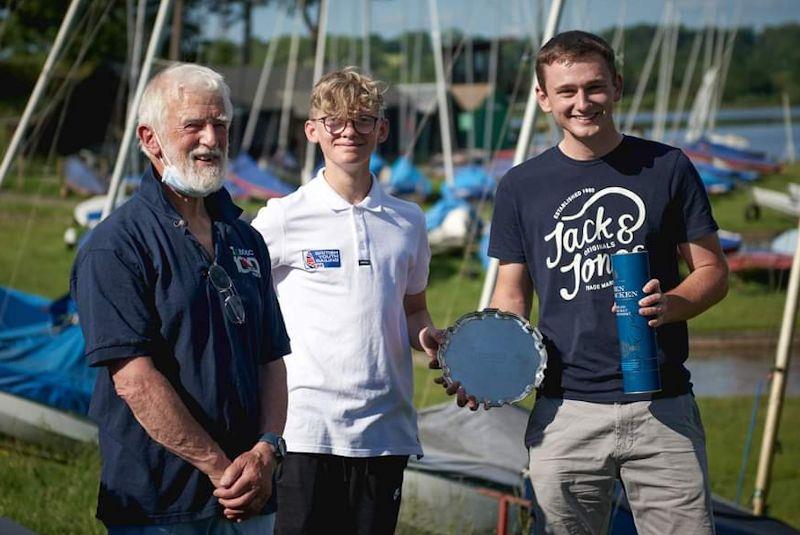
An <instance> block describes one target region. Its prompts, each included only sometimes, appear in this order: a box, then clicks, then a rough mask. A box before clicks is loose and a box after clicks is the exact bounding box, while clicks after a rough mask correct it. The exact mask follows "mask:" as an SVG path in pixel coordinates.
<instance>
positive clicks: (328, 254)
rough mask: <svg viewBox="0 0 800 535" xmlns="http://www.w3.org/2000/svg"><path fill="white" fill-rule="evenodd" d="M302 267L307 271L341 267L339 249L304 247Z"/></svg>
mask: <svg viewBox="0 0 800 535" xmlns="http://www.w3.org/2000/svg"><path fill="white" fill-rule="evenodd" d="M303 267H304V268H306V270H308V271H315V270H318V269H330V268H340V267H342V257H341V254H340V253H339V249H305V250H303Z"/></svg>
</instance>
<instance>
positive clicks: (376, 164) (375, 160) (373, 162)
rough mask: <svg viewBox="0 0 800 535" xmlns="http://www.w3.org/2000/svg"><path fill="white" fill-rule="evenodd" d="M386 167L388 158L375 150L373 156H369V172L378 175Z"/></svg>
mask: <svg viewBox="0 0 800 535" xmlns="http://www.w3.org/2000/svg"><path fill="white" fill-rule="evenodd" d="M384 167H386V160H384V159H383V158H382V157H381V155H380V154H378V153H377V152H373V153H372V156H370V157H369V172H370V173H372V174H373V175H375V176H378V175H379V174H380V172H381V171H383V168H384Z"/></svg>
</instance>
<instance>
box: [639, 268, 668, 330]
mask: <svg viewBox="0 0 800 535" xmlns="http://www.w3.org/2000/svg"><path fill="white" fill-rule="evenodd" d="M642 291H644V293H645V294H647V295H645V296H644V297H642V298H641V299H640V300H639V307H640V308H639V314H641V315H642V316H649V317H651V319H650V321H648V322H647V324H648V325H649V326H650V327H653V328H655V327H658V326H659V325H663V324H664V323H668V322H669V321H670V320H669V319H667V318H668V316H667V313H668V311H669V300H668V299H667V297H668V296H667V294H665V293H661V282H660V281H659V280H658V279H650V280H649V281H647V283H646V284H645V285H644V288H642Z"/></svg>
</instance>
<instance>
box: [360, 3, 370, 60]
mask: <svg viewBox="0 0 800 535" xmlns="http://www.w3.org/2000/svg"><path fill="white" fill-rule="evenodd" d="M371 7H372V3H371V0H362V6H361V10H362V13H364V16H363V20H362V31H363V32H364V33H363V35H362V39H363V42H362V46H363V47H364V48H363V55H362V57H361V61H362V63H361V69H362V70H363V71H364V73H366V74H369V72H370V69H371V68H372V64H371V60H370V42H369V31H370V25H371V22H372V21H371V20H370V18H371V16H372V13H371V11H370V9H371Z"/></svg>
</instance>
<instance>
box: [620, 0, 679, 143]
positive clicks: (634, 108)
mask: <svg viewBox="0 0 800 535" xmlns="http://www.w3.org/2000/svg"><path fill="white" fill-rule="evenodd" d="M671 13H672V2H671V1H670V2H667V3H666V4H665V5H664V12H663V13H662V15H661V22H659V24H658V29H657V30H656V34H655V36H654V37H653V41H652V42H651V43H650V50H648V51H647V58H645V60H644V67H642V73H641V74H640V75H639V82H638V83H637V84H636V91H635V92H634V94H633V101H632V102H631V107H630V108H629V109H628V115H626V116H625V125H624V126H623V127H622V131H623V132H630V131H631V130H632V129H633V123H634V121H635V120H636V114H637V113H639V106H640V105H641V104H642V98H643V97H644V90H645V89H646V88H647V82H648V80H649V79H650V72H651V71H652V70H653V64H654V63H655V61H656V54H657V53H658V49H659V47H660V46H662V43H663V41H664V33H665V30H666V26H667V21H668V20H669V18H670V16H671Z"/></svg>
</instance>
